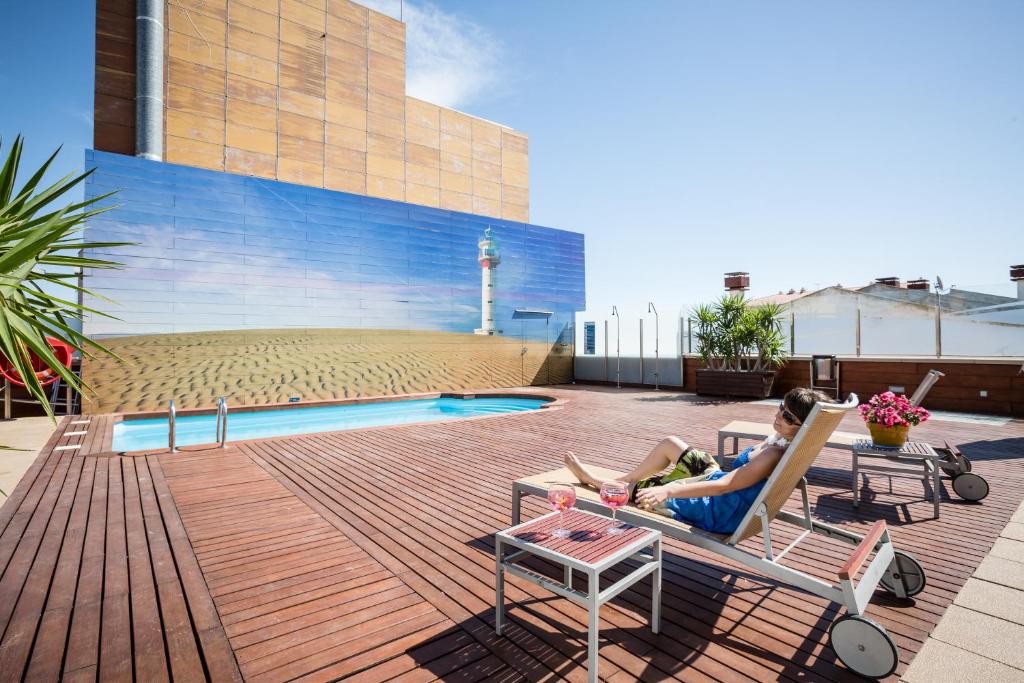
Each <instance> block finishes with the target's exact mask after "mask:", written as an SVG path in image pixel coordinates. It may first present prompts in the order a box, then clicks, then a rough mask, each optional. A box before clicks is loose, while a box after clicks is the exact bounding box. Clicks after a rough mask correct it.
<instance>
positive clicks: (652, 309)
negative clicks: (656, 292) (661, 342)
mask: <svg viewBox="0 0 1024 683" xmlns="http://www.w3.org/2000/svg"><path fill="white" fill-rule="evenodd" d="M647 312H648V313H654V390H655V391H658V389H659V388H660V387H659V386H658V366H659V365H660V363H661V354H660V351H659V346H658V337H659V336H660V335H659V334H658V309H657V308H655V307H654V302H653V301H648V302H647ZM641 355H643V354H641ZM643 381H644V380H643V374H641V375H640V382H641V384H642V383H643Z"/></svg>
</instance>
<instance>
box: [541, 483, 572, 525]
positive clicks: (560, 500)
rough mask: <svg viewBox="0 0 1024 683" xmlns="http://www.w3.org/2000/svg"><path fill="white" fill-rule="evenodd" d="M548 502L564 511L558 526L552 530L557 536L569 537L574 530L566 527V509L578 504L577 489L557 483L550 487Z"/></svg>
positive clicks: (554, 507)
mask: <svg viewBox="0 0 1024 683" xmlns="http://www.w3.org/2000/svg"><path fill="white" fill-rule="evenodd" d="M548 503H550V504H551V509H552V510H555V511H556V512H560V513H562V514H561V515H560V517H559V521H558V528H557V529H555V530H554V531H552V532H551V535H552V536H555V537H557V538H568V537H569V534H571V533H572V532H571V531H569V530H568V529H566V528H565V511H566V510H568V509H569V508H571V507H572V506H573V505H575V504H576V489H574V488H573V487H572V486H569V485H567V484H555V485H554V486H552V487H551V488H549V489H548Z"/></svg>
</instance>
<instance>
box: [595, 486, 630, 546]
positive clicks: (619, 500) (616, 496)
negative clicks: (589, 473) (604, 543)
mask: <svg viewBox="0 0 1024 683" xmlns="http://www.w3.org/2000/svg"><path fill="white" fill-rule="evenodd" d="M601 502H602V503H604V504H605V505H607V506H608V507H610V508H611V509H612V522H613V526H612V527H611V528H609V529H608V533H609V534H612V535H615V534H621V533H622V532H623V531H625V529H624V528H623V527H621V526H619V524H618V520H616V519H615V511H616V510H618V509H619V508H620V507H622V506H623V505H625V504H626V503H628V502H629V484H627V483H626V482H624V481H606V482H605V483H603V484H601Z"/></svg>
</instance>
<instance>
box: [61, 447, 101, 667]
mask: <svg viewBox="0 0 1024 683" xmlns="http://www.w3.org/2000/svg"><path fill="white" fill-rule="evenodd" d="M110 462H111V461H110V459H108V458H96V459H95V466H96V469H95V473H94V474H93V484H92V498H91V500H90V502H89V522H88V525H87V526H86V530H85V545H84V547H83V548H82V564H81V567H80V569H79V575H78V587H77V589H76V591H75V607H74V612H73V613H72V615H71V630H70V632H69V634H68V644H67V653H66V654H65V657H64V673H65V675H66V676H75V677H78V676H87V675H88V672H92V676H93V679H95V676H96V675H97V674H98V673H99V649H100V628H99V627H100V620H101V613H102V604H103V567H104V563H105V562H104V560H105V552H106V540H105V539H106V528H107V524H106V523H107V488H108V484H109V465H110Z"/></svg>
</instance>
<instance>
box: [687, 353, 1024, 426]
mask: <svg viewBox="0 0 1024 683" xmlns="http://www.w3.org/2000/svg"><path fill="white" fill-rule="evenodd" d="M699 367H700V360H699V359H697V358H687V359H686V380H685V384H684V387H683V388H684V389H685V390H686V391H693V390H694V389H695V387H696V378H697V375H696V373H697V368H699ZM840 368H841V370H840V378H841V380H842V385H841V390H842V393H843V394H844V395H846V394H848V393H850V392H853V393H856V394H857V395H858V396H859V397H860V398H861V400H867V399H869V398H871V396H873V395H874V394H877V393H879V392H882V391H887V390H888V389H889V387H890V386H902V387H904V389H905V391H906V394H907V396H910V395H911V394H912V393H913V392H914V390H915V389H917V385H918V383H920V381H921V379H922V378H923V377H924V376H925V374H926V373H927V372H928V371H929V370H933V369H934V370H939V371H940V372H944V373H946V376H945V377H943V378H942V379H940V380H939V381H938V382H937V383H936V384H935V385H934V386H933V387H932V388H931V391H929V393H928V398H927V400H926V401H925V403H924V405H925V407H926V408H932V409H935V410H952V411H963V412H976V413H987V414H994V415H1013V416H1016V417H1024V374H1022V372H1021V371H1022V368H1021V366H1020V365H1016V364H1013V363H985V362H959V363H954V362H941V361H928V360H918V359H907V360H856V359H847V360H845V361H844V360H842V359H840ZM809 383H810V365H809V363H808V361H807V360H806V359H800V360H791V361H790V362H788V363H787V364H786V365H785V366H784V367H783V368H782V370H781V371H780V373H779V375H777V376H776V378H775V386H774V387H773V389H772V395H774V396H782V395H783V394H785V393H786V392H787V391H789V390H790V389H792V388H794V387H802V386H808V385H809ZM982 391H985V392H987V393H988V395H987V396H986V397H982V396H981V392H982Z"/></svg>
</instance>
